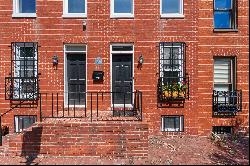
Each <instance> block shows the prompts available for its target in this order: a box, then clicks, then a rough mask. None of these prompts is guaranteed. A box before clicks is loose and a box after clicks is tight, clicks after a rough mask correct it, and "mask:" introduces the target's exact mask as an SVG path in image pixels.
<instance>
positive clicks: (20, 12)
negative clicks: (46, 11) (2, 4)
mask: <svg viewBox="0 0 250 166" xmlns="http://www.w3.org/2000/svg"><path fill="white" fill-rule="evenodd" d="M12 17H36V0H13V14H12Z"/></svg>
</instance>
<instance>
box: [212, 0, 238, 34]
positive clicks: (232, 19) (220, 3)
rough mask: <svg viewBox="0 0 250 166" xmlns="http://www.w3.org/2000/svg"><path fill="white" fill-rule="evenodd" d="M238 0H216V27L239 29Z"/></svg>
mask: <svg viewBox="0 0 250 166" xmlns="http://www.w3.org/2000/svg"><path fill="white" fill-rule="evenodd" d="M236 3H237V2H236V0H214V29H237V24H236V21H237V20H236V17H237V10H236V9H237V4H236Z"/></svg>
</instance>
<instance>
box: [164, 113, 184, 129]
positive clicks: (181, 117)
mask: <svg viewBox="0 0 250 166" xmlns="http://www.w3.org/2000/svg"><path fill="white" fill-rule="evenodd" d="M166 117H169V118H176V117H178V118H179V119H180V120H179V121H180V128H179V130H177V129H176V128H165V126H164V120H165V118H166ZM161 131H162V132H184V116H183V115H176V116H175V115H169V116H168V115H165V116H162V117H161Z"/></svg>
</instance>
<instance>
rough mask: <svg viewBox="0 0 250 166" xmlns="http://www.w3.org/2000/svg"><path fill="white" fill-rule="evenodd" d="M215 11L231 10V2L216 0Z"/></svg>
mask: <svg viewBox="0 0 250 166" xmlns="http://www.w3.org/2000/svg"><path fill="white" fill-rule="evenodd" d="M214 2H215V9H231V0H215V1H214Z"/></svg>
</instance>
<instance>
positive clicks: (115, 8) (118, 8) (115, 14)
mask: <svg viewBox="0 0 250 166" xmlns="http://www.w3.org/2000/svg"><path fill="white" fill-rule="evenodd" d="M110 7H111V9H110V11H111V17H112V18H131V17H134V0H111V5H110Z"/></svg>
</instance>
